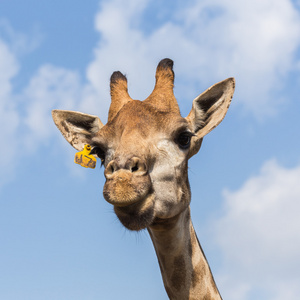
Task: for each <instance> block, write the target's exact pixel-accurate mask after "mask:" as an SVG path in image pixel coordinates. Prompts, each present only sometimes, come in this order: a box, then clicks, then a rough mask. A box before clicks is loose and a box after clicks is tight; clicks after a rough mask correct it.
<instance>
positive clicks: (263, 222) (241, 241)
mask: <svg viewBox="0 0 300 300" xmlns="http://www.w3.org/2000/svg"><path fill="white" fill-rule="evenodd" d="M299 182H300V166H297V167H295V168H291V169H286V168H284V167H282V166H280V165H279V164H278V163H277V162H276V161H274V160H271V161H269V162H267V163H265V164H264V165H263V167H262V169H261V171H260V173H259V174H258V175H257V176H254V177H251V178H249V179H248V180H247V181H246V182H245V184H244V185H243V186H242V187H241V188H240V189H239V190H237V191H225V192H224V197H225V205H224V214H223V216H222V217H221V218H220V219H218V220H215V224H216V225H215V227H214V228H215V238H216V241H217V243H218V244H219V246H220V247H221V249H222V253H223V255H224V266H223V268H222V272H221V273H222V274H223V276H224V277H223V279H224V284H223V287H222V289H223V290H224V292H225V293H227V294H224V298H228V299H239V300H241V299H250V298H251V297H250V296H251V295H253V294H255V293H256V294H257V295H264V297H258V298H263V299H283V298H284V299H291V300H292V299H296V298H297V295H298V294H299V292H300V288H299V285H298V284H297V281H298V280H299V276H300V273H299V268H300V259H299V252H300V238H299V230H300V219H299V215H300V203H299V198H300V186H299ZM238 290H240V292H241V293H239V294H238V295H236V293H237V291H238ZM251 299H252V298H251Z"/></svg>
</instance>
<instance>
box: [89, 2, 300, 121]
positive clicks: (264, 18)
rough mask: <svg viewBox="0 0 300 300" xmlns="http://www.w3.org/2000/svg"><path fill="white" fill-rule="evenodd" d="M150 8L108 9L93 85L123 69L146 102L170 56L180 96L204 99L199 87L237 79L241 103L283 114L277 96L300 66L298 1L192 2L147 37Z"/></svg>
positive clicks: (107, 5) (116, 5)
mask: <svg viewBox="0 0 300 300" xmlns="http://www.w3.org/2000/svg"><path fill="white" fill-rule="evenodd" d="M148 5H151V3H150V2H149V1H146V0H144V1H141V2H139V4H138V5H137V1H134V0H131V1H127V2H126V3H125V2H122V1H119V0H115V1H109V2H108V1H106V2H104V3H103V4H102V6H101V10H100V11H99V13H98V14H97V17H96V29H97V30H98V31H99V33H100V34H101V41H100V43H99V45H98V46H97V48H96V49H95V60H94V61H93V62H92V63H91V64H90V66H89V69H88V78H89V79H90V81H91V82H92V83H93V84H94V86H97V85H98V86H99V82H103V83H104V82H106V80H107V78H108V76H109V75H110V74H111V72H112V71H114V70H116V69H120V70H121V71H122V70H123V71H124V72H126V73H127V74H128V75H129V77H130V78H129V79H130V82H133V87H132V89H131V91H132V93H133V95H134V96H135V95H137V96H138V98H145V97H147V95H148V93H149V92H151V88H152V86H153V85H152V84H151V83H153V81H154V80H153V79H152V78H153V73H154V72H153V66H154V64H155V63H156V62H158V60H159V59H161V58H164V57H165V56H168V57H171V58H173V59H174V60H175V63H176V71H177V74H178V76H179V78H180V81H181V82H183V84H182V87H181V88H180V89H179V90H176V92H177V93H178V94H177V95H179V96H180V97H192V95H193V96H195V95H196V94H197V93H200V92H201V90H196V89H195V86H196V85H197V86H198V88H199V83H202V84H203V86H205V87H206V86H207V85H209V84H212V83H214V81H217V80H221V79H224V78H225V77H228V76H236V77H237V94H236V98H237V97H238V99H237V100H238V101H239V102H240V103H243V104H244V107H245V108H246V109H248V110H250V111H252V112H253V113H254V114H255V115H256V116H259V117H262V116H264V115H266V114H270V113H273V112H274V111H276V105H274V102H276V101H277V102H279V100H280V99H276V97H275V92H277V91H278V90H280V88H283V87H284V85H285V83H284V79H285V76H286V75H287V74H288V72H289V71H291V70H292V69H293V67H294V65H295V64H296V63H297V62H296V61H295V57H294V55H295V52H296V50H297V48H298V47H299V45H300V36H299V34H298V33H299V29H300V16H299V12H298V11H297V10H296V8H295V7H293V4H292V2H291V1H289V0H276V1H271V0H259V1H258V0H257V1H243V2H240V1H237V0H236V1H229V0H228V1H220V0H213V1H201V2H199V1H197V2H187V4H186V7H185V8H184V9H182V8H180V9H178V10H177V11H175V12H174V13H173V15H171V17H170V16H169V18H168V19H167V20H166V21H165V22H161V24H160V25H159V26H157V27H156V28H154V29H153V30H152V31H151V32H150V33H149V32H147V33H146V32H143V29H142V28H143V27H142V25H143V16H144V15H145V14H146V13H147V7H148ZM184 88H185V90H184V91H183V90H182V91H181V89H184ZM190 89H192V90H190ZM191 100H192V99H191ZM271 104H272V105H271Z"/></svg>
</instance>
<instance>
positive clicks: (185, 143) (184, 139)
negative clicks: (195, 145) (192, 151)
mask: <svg viewBox="0 0 300 300" xmlns="http://www.w3.org/2000/svg"><path fill="white" fill-rule="evenodd" d="M193 135H194V134H193V133H191V132H188V131H185V132H181V133H180V134H179V135H178V137H177V139H176V142H177V144H178V145H179V147H180V148H182V149H187V148H189V147H190V144H191V139H192V136H193Z"/></svg>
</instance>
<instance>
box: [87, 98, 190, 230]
mask: <svg viewBox="0 0 300 300" xmlns="http://www.w3.org/2000/svg"><path fill="white" fill-rule="evenodd" d="M128 116H130V118H128ZM193 137H194V133H193V132H192V128H191V126H190V124H189V123H188V121H187V120H186V119H184V118H182V117H181V116H180V115H178V114H174V113H169V112H162V111H158V110H157V109H156V108H154V107H152V106H151V105H149V104H147V103H143V102H140V101H131V102H129V103H128V104H126V105H125V106H124V107H123V108H122V109H121V110H120V111H119V113H118V114H117V115H116V117H115V118H114V119H113V120H112V121H111V122H109V123H108V124H106V125H105V126H104V127H103V128H102V129H101V130H100V131H99V132H98V134H97V135H96V136H95V137H94V138H93V140H92V143H91V145H92V147H94V148H93V149H94V152H95V153H98V155H99V156H100V157H101V159H102V161H103V164H104V167H105V171H104V174H105V177H106V182H105V185H104V189H103V194H104V198H105V199H106V200H107V201H108V202H109V203H111V204H113V205H114V210H115V212H116V214H117V216H118V218H119V220H120V221H121V223H122V224H123V225H124V226H125V227H126V228H128V229H131V230H140V229H143V228H146V227H148V226H150V225H151V224H152V223H153V222H154V221H155V220H156V218H160V219H164V218H170V217H173V216H175V215H177V214H178V213H179V212H181V211H182V210H183V209H185V208H186V207H187V206H188V205H189V202H190V189H189V183H188V178H187V160H188V155H189V151H190V146H191V144H192V143H191V141H192V139H193Z"/></svg>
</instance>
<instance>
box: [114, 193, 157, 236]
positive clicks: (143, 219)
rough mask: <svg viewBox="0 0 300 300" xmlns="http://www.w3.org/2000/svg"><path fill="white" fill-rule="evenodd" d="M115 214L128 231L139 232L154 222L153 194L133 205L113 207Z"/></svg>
mask: <svg viewBox="0 0 300 300" xmlns="http://www.w3.org/2000/svg"><path fill="white" fill-rule="evenodd" d="M114 210H115V213H116V215H117V217H118V219H119V220H120V222H121V223H122V224H123V226H124V227H126V228H127V229H129V230H134V231H139V230H142V229H145V228H147V227H148V226H150V225H151V224H152V222H153V220H154V217H155V216H154V194H153V193H152V194H150V195H149V196H147V197H146V198H145V199H142V200H140V201H138V202H136V203H134V204H131V205H127V206H116V205H115V206H114Z"/></svg>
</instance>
